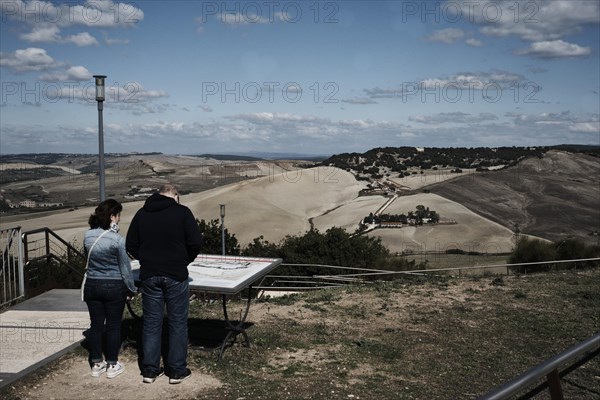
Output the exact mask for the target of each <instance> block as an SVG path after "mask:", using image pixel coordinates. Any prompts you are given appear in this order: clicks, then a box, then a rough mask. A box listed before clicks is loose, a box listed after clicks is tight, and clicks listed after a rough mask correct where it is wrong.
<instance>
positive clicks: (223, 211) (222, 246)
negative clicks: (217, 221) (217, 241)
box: [219, 204, 225, 255]
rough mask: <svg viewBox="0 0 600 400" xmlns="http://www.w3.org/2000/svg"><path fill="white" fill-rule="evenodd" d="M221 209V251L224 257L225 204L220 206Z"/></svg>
mask: <svg viewBox="0 0 600 400" xmlns="http://www.w3.org/2000/svg"><path fill="white" fill-rule="evenodd" d="M219 206H220V207H221V249H222V253H223V255H225V204H220V205H219Z"/></svg>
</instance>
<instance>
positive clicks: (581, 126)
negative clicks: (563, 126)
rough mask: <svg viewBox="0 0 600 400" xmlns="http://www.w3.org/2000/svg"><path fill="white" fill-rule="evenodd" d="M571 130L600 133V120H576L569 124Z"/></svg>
mask: <svg viewBox="0 0 600 400" xmlns="http://www.w3.org/2000/svg"><path fill="white" fill-rule="evenodd" d="M569 131H571V132H581V133H595V134H600V122H598V121H590V122H576V123H574V124H573V125H571V126H569Z"/></svg>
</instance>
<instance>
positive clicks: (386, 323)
mask: <svg viewBox="0 0 600 400" xmlns="http://www.w3.org/2000/svg"><path fill="white" fill-rule="evenodd" d="M598 288H600V269H592V270H583V271H581V270H580V271H566V272H555V273H548V274H534V275H524V276H488V277H479V278H474V277H471V278H462V279H458V278H444V279H442V278H425V277H406V278H404V279H402V280H397V281H393V282H378V283H373V284H370V285H364V286H353V287H346V288H343V289H333V290H327V291H315V292H310V293H305V294H298V295H291V296H286V297H282V298H276V299H275V298H274V299H266V300H260V301H256V302H255V303H254V304H253V305H252V308H251V311H250V315H249V318H248V322H249V323H250V324H251V326H250V327H249V329H248V332H249V334H250V336H251V338H252V346H250V347H244V346H241V345H240V344H239V343H238V344H234V345H233V346H232V347H231V348H228V349H227V350H226V352H225V355H224V359H223V360H222V361H221V362H217V361H216V358H215V356H216V349H215V345H216V344H215V343H213V344H211V340H210V339H218V338H220V336H219V335H220V333H219V329H216V330H215V326H217V327H218V326H219V325H218V324H217V325H215V320H218V319H220V318H222V311H221V308H220V304H219V303H218V302H216V303H214V304H207V303H205V302H200V301H195V302H194V303H193V304H192V307H191V310H192V317H191V320H190V340H191V342H192V343H193V345H192V346H191V347H190V354H189V361H190V365H191V367H192V369H193V371H194V378H193V380H191V381H186V382H184V383H183V384H182V385H180V386H179V388H181V387H184V388H185V387H188V389H189V392H187V396H186V392H183V394H182V392H174V393H175V397H176V398H203V399H369V400H371V399H427V400H429V399H470V398H475V397H477V396H479V395H482V394H483V393H485V392H487V391H489V390H490V389H492V388H493V387H495V386H497V385H499V384H501V383H503V382H505V381H507V380H509V379H511V378H513V377H515V376H516V375H517V374H519V373H521V372H524V371H525V370H527V369H529V368H530V367H532V366H533V365H536V364H538V363H540V362H542V361H544V360H545V359H547V358H549V357H551V356H554V355H556V354H558V353H560V352H562V351H564V350H565V349H567V348H568V347H570V346H572V345H574V344H575V343H578V342H580V341H582V340H585V339H586V338H588V337H589V336H591V335H593V334H595V333H597V332H598V331H599V328H600V315H599V314H598V310H599V309H600V291H599V290H598ZM231 307H232V310H235V309H236V307H239V305H236V304H235V303H232V304H231ZM233 314H234V315H235V311H233ZM125 324H132V321H131V320H130V319H126V320H125ZM133 331H134V332H135V329H134V330H133ZM134 336H135V334H134ZM123 357H126V358H127V359H128V360H132V361H130V365H132V368H133V365H134V362H133V360H136V352H135V349H134V348H132V347H128V348H127V349H126V350H125V351H124V352H123ZM82 359H85V353H83V352H81V351H79V352H75V353H72V354H70V355H68V356H65V357H64V358H63V359H62V360H59V361H57V362H56V363H55V364H53V365H50V366H49V367H48V368H45V369H44V370H42V371H41V372H40V373H38V374H36V375H35V376H31V377H30V378H28V379H25V380H23V381H21V382H17V383H16V384H15V385H13V386H14V389H9V390H7V391H5V392H4V393H0V396H3V398H11V399H25V398H49V397H51V396H49V395H51V394H52V393H56V392H52V388H53V387H54V389H55V390H56V387H57V386H58V385H60V382H57V381H56V380H57V378H56V377H55V378H54V379H48V378H47V376H48V375H49V374H51V373H52V371H56V369H57V368H66V370H65V371H63V374H69V373H73V372H70V371H69V370H68V369H69V368H72V367H70V364H69V363H71V364H73V360H79V361H81V360H82ZM69 360H71V361H69ZM80 364H81V363H80ZM78 368H79V369H81V365H79V366H78ZM77 372H78V373H79V374H80V375H81V374H82V373H85V374H87V371H83V372H82V371H81V370H79V371H77ZM86 379H87V378H86ZM90 379H91V378H90ZM204 380H207V381H209V382H213V383H214V382H218V383H219V384H213V385H212V386H210V385H207V386H206V387H205V388H202V387H200V386H201V385H199V384H198V382H203V381H204ZM114 381H115V382H116V381H117V379H115V380H114ZM83 385H84V383H81V384H79V385H78V384H77V383H75V384H74V385H71V387H72V389H73V390H76V389H77V387H78V386H79V387H81V386H83ZM115 385H117V389H118V390H119V391H120V392H119V393H124V396H126V395H127V394H128V393H129V394H131V393H135V390H144V391H146V389H147V387H148V385H143V384H142V383H141V379H139V378H138V379H134V380H125V379H122V380H120V381H119V382H118V383H115ZM186 385H187V386H186ZM582 387H583V389H582ZM157 388H162V387H161V386H157ZM563 389H564V391H565V398H568V399H591V398H597V396H598V393H600V357H596V358H595V359H593V360H592V361H590V362H588V363H587V364H585V365H584V366H583V367H582V368H579V369H578V370H576V371H575V372H573V373H571V374H570V375H568V376H567V378H566V379H565V380H563ZM161 390H162V389H161ZM63 393H64V392H63ZM74 393H81V392H74ZM104 395H105V396H106V393H105V394H104ZM121 397H123V396H121ZM65 398H75V397H68V395H67V396H66V397H65ZM86 398H102V397H99V396H96V397H94V396H90V395H89V391H88V395H87V396H86ZM152 398H155V397H152ZM539 398H547V397H545V395H543V396H541V397H539Z"/></svg>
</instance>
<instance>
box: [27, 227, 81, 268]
mask: <svg viewBox="0 0 600 400" xmlns="http://www.w3.org/2000/svg"><path fill="white" fill-rule="evenodd" d="M40 234H42V235H43V236H39V235H40ZM22 238H23V239H22V240H23V247H24V261H25V265H28V264H29V263H31V262H32V261H37V260H44V259H45V260H46V263H50V262H51V261H52V260H55V261H57V262H58V263H59V264H61V265H63V266H65V267H67V268H69V269H70V270H72V271H74V272H76V273H77V274H79V275H81V276H83V272H81V271H80V270H78V269H77V268H75V267H73V264H74V261H76V260H77V261H80V260H84V261H85V260H86V257H85V255H83V253H81V252H80V251H79V250H77V249H76V248H75V247H73V246H72V245H71V244H70V243H69V242H67V241H66V240H64V239H63V238H61V237H60V236H58V235H57V234H56V233H54V232H53V231H52V229H50V228H40V229H34V230H31V231H27V232H23V235H22Z"/></svg>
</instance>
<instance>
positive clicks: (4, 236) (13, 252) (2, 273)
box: [0, 227, 25, 307]
mask: <svg viewBox="0 0 600 400" xmlns="http://www.w3.org/2000/svg"><path fill="white" fill-rule="evenodd" d="M0 249H1V250H2V259H1V261H2V269H1V270H0V307H3V306H5V305H7V304H10V303H13V302H14V301H15V300H18V299H20V298H22V297H25V276H24V264H23V244H22V241H21V227H16V228H9V229H2V230H0Z"/></svg>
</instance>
